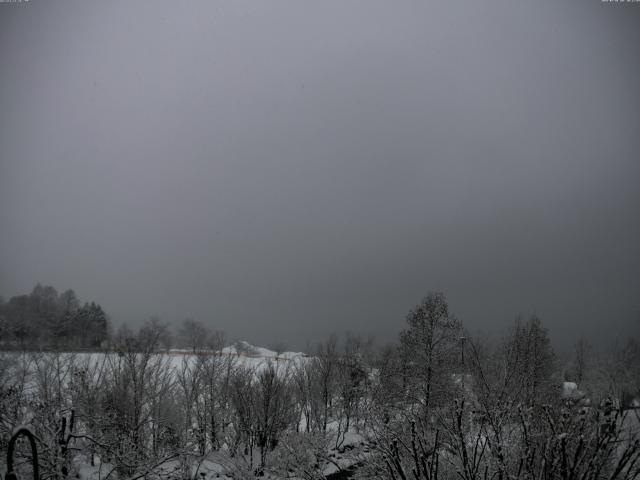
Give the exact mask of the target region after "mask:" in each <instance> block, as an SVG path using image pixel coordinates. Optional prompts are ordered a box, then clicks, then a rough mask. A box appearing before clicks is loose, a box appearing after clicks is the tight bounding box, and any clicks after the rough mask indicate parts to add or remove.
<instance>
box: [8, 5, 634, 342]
mask: <svg viewBox="0 0 640 480" xmlns="http://www.w3.org/2000/svg"><path fill="white" fill-rule="evenodd" d="M639 45H640V4H633V3H624V4H621V3H601V2H599V1H597V0H567V1H561V2H558V1H532V2H515V1H513V0H499V1H477V0H468V1H452V2H431V1H425V0H421V1H415V0H407V1H405V0H401V1H378V0H361V1H360V0H349V1H342V0H336V1H333V0H322V1H316V2H301V1H299V0H291V1H269V2H263V1H236V0H234V1H232V2H213V1H208V0H207V1H204V0H203V1H191V2H176V1H171V2H170V1H154V2H146V1H145V2H143V1H109V2H86V1H84V0H83V1H80V0H78V1H66V0H57V1H44V0H32V1H30V2H23V3H5V4H0V60H1V65H2V69H1V71H0V189H1V193H0V225H1V227H0V229H1V230H0V242H1V248H0V292H1V293H2V294H3V295H4V296H5V297H9V296H11V295H15V294H18V293H22V292H26V291H29V290H30V289H31V287H32V286H33V285H34V284H35V283H36V282H42V283H48V284H53V285H55V286H56V287H57V288H59V289H64V288H68V287H71V288H74V289H75V290H76V291H77V293H78V294H79V296H80V297H81V298H83V299H95V300H97V301H99V302H100V303H102V304H103V306H104V307H105V308H106V309H107V311H108V312H109V313H110V314H111V316H112V317H113V319H114V321H115V322H116V323H118V322H121V321H130V322H137V321H140V320H143V319H145V318H148V317H149V316H150V315H154V314H156V315H159V316H161V317H162V318H163V319H165V320H168V321H175V320H180V319H182V318H184V317H187V316H191V317H195V318H198V319H200V320H203V321H206V322H208V323H210V324H211V325H212V326H215V327H217V328H221V329H224V330H226V331H227V332H228V333H229V334H230V335H231V336H232V337H242V338H247V339H248V340H251V341H253V342H255V343H259V344H269V343H270V342H273V341H274V340H275V339H277V338H282V339H284V340H285V341H286V342H288V343H289V345H290V346H294V345H295V346H303V345H304V343H305V341H306V340H307V339H313V340H315V339H317V338H318V337H319V336H320V335H325V334H327V333H329V332H331V331H344V330H351V331H354V332H363V333H365V332H370V333H372V334H374V335H376V336H377V337H378V338H380V339H391V338H392V337H393V336H394V335H395V334H396V332H397V331H398V330H399V329H400V328H402V326H403V317H404V315H405V313H406V311H407V310H408V309H409V308H411V307H412V306H413V305H414V304H415V303H416V302H417V301H418V300H419V299H420V297H421V296H422V295H423V294H424V293H426V292H427V291H428V290H442V291H445V292H446V293H447V294H448V297H449V299H450V303H451V305H452V308H453V310H454V311H455V312H456V313H457V314H458V316H459V317H460V318H461V319H462V320H463V321H464V322H465V324H466V325H467V326H468V327H469V328H470V329H471V330H485V331H493V330H495V329H496V328H497V327H498V326H502V325H504V324H506V323H507V322H510V321H511V320H512V319H513V318H514V317H515V316H516V315H517V314H518V313H523V314H525V315H526V314H530V313H534V312H535V313H537V314H539V315H540V316H541V317H542V318H543V319H544V320H545V321H546V323H547V324H548V326H549V327H550V328H551V330H552V333H553V334H554V335H556V337H557V338H558V339H559V340H560V341H566V340H567V339H568V338H570V337H571V336H572V335H577V334H579V333H584V334H586V335H589V336H592V337H595V336H600V337H602V336H612V335H614V334H616V333H618V332H623V331H625V329H626V328H629V325H631V324H633V323H634V322H636V320H637V318H638V316H639V315H640V274H639V272H640V188H639V182H638V180H639V179H640V155H639V154H640V135H639V130H640V128H639V127H640V88H639V86H640V53H639V50H638V46H639Z"/></svg>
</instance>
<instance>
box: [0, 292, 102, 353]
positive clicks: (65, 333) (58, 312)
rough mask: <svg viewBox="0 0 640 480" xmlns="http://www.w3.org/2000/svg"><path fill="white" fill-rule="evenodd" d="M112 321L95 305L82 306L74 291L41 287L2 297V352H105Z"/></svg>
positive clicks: (0, 329) (0, 301)
mask: <svg viewBox="0 0 640 480" xmlns="http://www.w3.org/2000/svg"><path fill="white" fill-rule="evenodd" d="M109 331H110V325H109V319H108V317H107V315H106V314H105V312H104V310H103V309H102V307H101V306H100V305H98V304H97V303H95V302H90V303H84V304H81V303H80V300H79V299H78V297H77V296H76V294H75V292H74V291H73V290H65V291H64V292H62V293H61V294H58V291H57V290H56V289H55V288H53V287H52V286H48V285H47V286H43V285H40V284H37V285H36V286H35V287H34V288H33V290H32V291H31V293H30V294H28V295H17V296H15V297H11V298H10V299H9V300H8V301H6V302H5V301H4V299H2V298H1V297H0V348H3V349H12V348H20V349H24V348H34V349H45V350H46V349H59V348H66V349H101V348H104V347H105V346H106V344H107V341H108V338H109Z"/></svg>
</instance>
